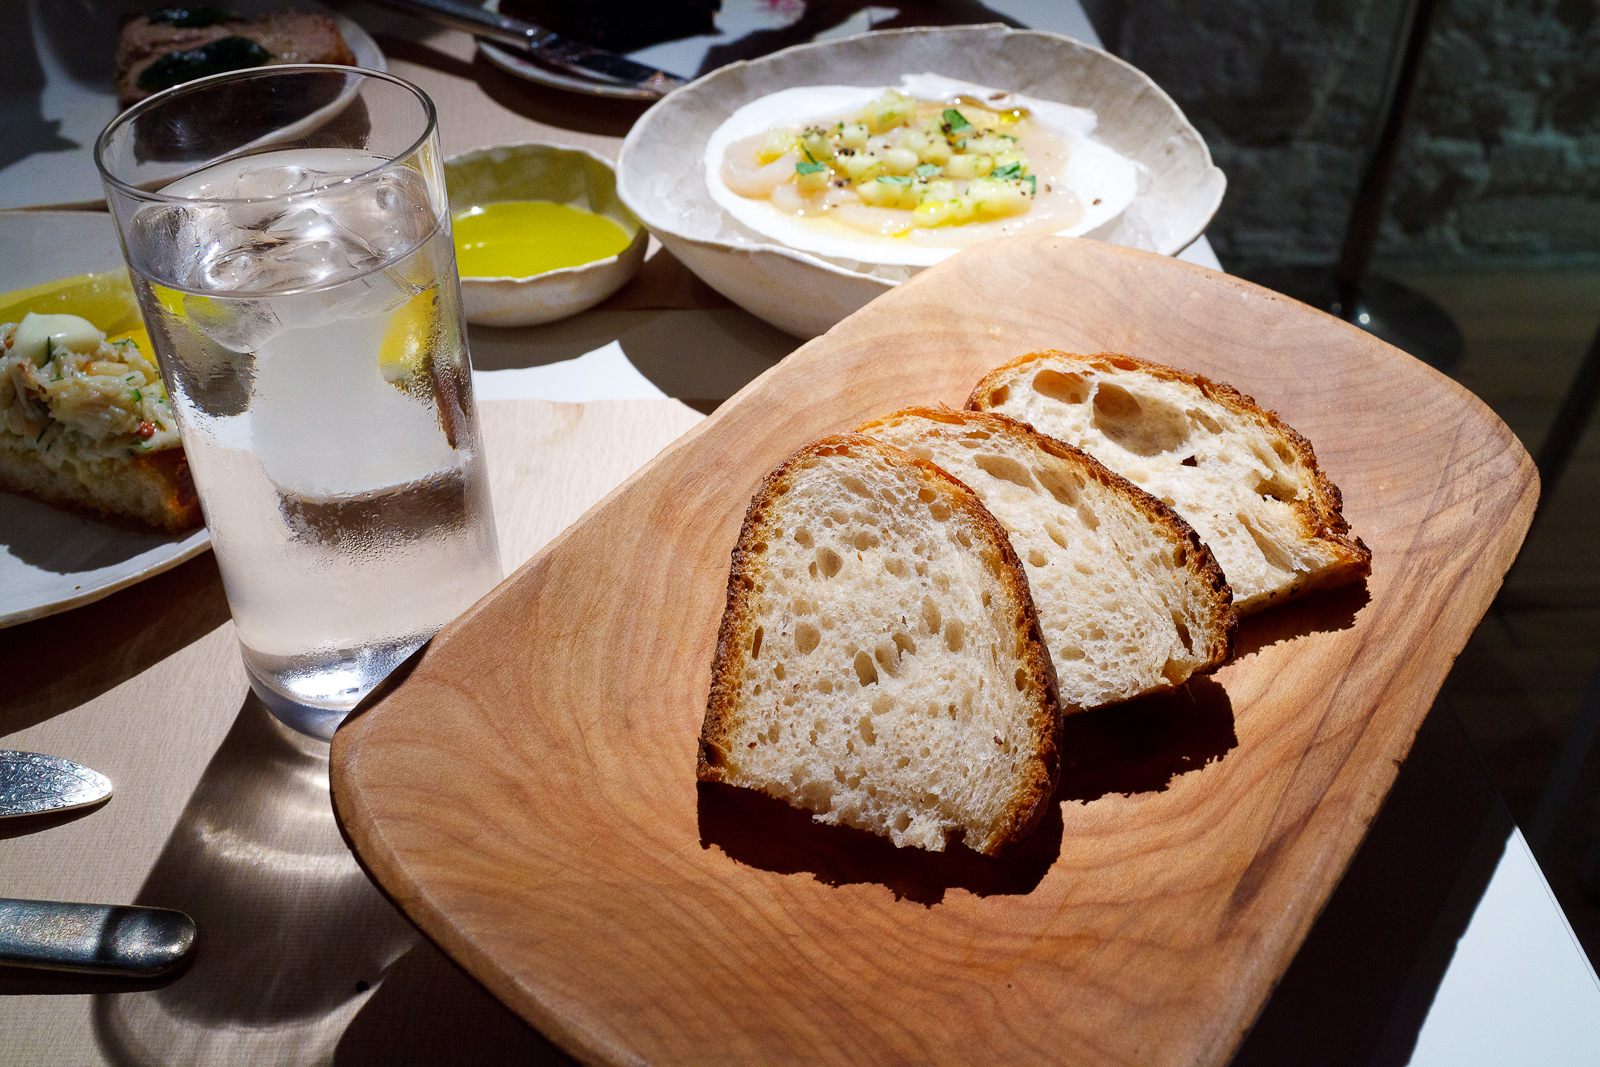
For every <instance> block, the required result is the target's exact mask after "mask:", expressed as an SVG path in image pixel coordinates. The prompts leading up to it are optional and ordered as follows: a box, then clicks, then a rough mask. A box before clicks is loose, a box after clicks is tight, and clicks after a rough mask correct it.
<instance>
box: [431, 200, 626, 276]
mask: <svg viewBox="0 0 1600 1067" xmlns="http://www.w3.org/2000/svg"><path fill="white" fill-rule="evenodd" d="M454 224H455V225H454V228H455V240H456V265H457V268H458V269H459V270H460V272H461V276H462V277H464V278H531V277H533V276H534V275H536V274H543V273H545V272H546V271H552V270H559V269H561V268H562V267H581V266H582V265H583V264H585V263H593V262H594V261H596V260H600V259H606V258H609V257H611V256H614V255H617V254H618V253H619V252H621V251H622V250H623V249H625V248H627V247H628V245H629V243H631V241H632V238H631V237H630V236H629V234H628V232H627V231H626V230H624V229H623V228H622V227H621V226H618V225H617V224H616V223H615V222H612V221H611V220H610V219H608V218H606V217H605V216H604V215H596V214H595V213H594V212H592V211H585V210H583V209H582V208H576V207H571V206H569V205H567V204H557V203H552V202H551V201H548V200H507V201H502V202H500V203H495V204H483V205H481V206H478V207H472V208H468V209H467V210H466V211H463V212H461V213H459V214H457V215H456V216H455V219H454Z"/></svg>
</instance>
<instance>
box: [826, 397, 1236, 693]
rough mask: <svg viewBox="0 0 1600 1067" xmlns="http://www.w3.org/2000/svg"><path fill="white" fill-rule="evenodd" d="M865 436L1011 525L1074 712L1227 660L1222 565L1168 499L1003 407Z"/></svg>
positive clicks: (873, 425) (888, 421)
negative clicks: (1000, 411) (958, 486)
mask: <svg viewBox="0 0 1600 1067" xmlns="http://www.w3.org/2000/svg"><path fill="white" fill-rule="evenodd" d="M857 432H859V433H864V434H870V435H871V436H873V437H876V438H877V439H878V440H880V441H884V442H886V443H888V444H891V445H894V446H895V447H897V448H902V449H904V450H905V451H907V452H910V453H911V454H912V455H914V456H916V457H918V458H919V459H925V460H927V461H928V462H930V463H934V464H937V465H938V466H940V467H942V468H944V469H945V470H946V471H948V472H949V473H951V474H953V475H955V476H956V478H958V479H960V480H961V481H962V482H963V483H965V484H966V485H967V486H969V487H970V488H971V489H972V491H973V492H975V493H977V494H978V498H979V499H980V500H982V501H983V503H984V506H985V507H987V508H988V509H989V511H990V512H991V513H992V514H993V515H994V517H995V518H996V519H998V520H999V521H1000V525H1001V526H1004V527H1005V528H1006V532H1007V533H1009V534H1010V535H1011V546H1012V548H1014V549H1015V550H1016V553H1017V555H1018V556H1019V557H1020V558H1021V560H1022V562H1023V564H1024V567H1025V569H1026V571H1027V575H1028V586H1029V589H1030V591H1031V592H1032V594H1033V603H1034V606H1035V607H1036V608H1037V609H1038V611H1039V625H1040V628H1041V629H1042V630H1043V632H1044V639H1045V644H1046V645H1047V646H1049V649H1050V659H1051V661H1052V662H1053V663H1054V665H1055V669H1056V682H1057V684H1058V686H1059V690H1060V694H1061V704H1062V710H1063V711H1064V712H1071V711H1077V710H1081V709H1084V708H1093V707H1098V706H1100V705H1103V704H1112V703H1116V702H1118V701H1122V700H1128V699H1130V698H1132V697H1136V696H1139V695H1140V694H1142V693H1149V692H1154V691H1156V690H1161V689H1170V688H1172V687H1173V686H1176V685H1181V684H1182V683H1183V682H1184V681H1185V680H1187V679H1188V677H1189V676H1190V675H1192V674H1194V673H1196V672H1204V671H1211V670H1215V669H1216V668H1217V667H1220V666H1221V665H1222V663H1223V661H1225V660H1226V659H1227V658H1228V655H1229V654H1230V652H1231V651H1232V648H1233V633H1234V629H1235V628H1236V624H1237V620H1236V618H1235V616H1234V613H1233V607H1232V603H1231V601H1232V596H1231V594H1230V593H1229V591H1228V583H1227V582H1226V581H1225V580H1224V579H1223V577H1222V568H1221V567H1218V566H1217V564H1216V561H1215V560H1213V559H1212V557H1211V553H1210V551H1209V550H1207V548H1206V547H1205V546H1204V545H1203V544H1201V542H1200V539H1199V538H1198V537H1196V536H1195V533H1194V531H1193V530H1191V529H1190V528H1189V524H1188V523H1186V522H1184V521H1183V520H1182V519H1180V518H1178V516H1177V514H1176V513H1175V512H1174V511H1173V510H1172V509H1171V508H1169V507H1167V506H1166V505H1165V504H1163V503H1161V502H1160V501H1159V500H1157V499H1155V498H1154V497H1152V496H1151V495H1150V494H1149V493H1146V492H1145V491H1144V490H1142V489H1140V488H1138V487H1137V486H1135V485H1133V484H1132V483H1131V482H1129V481H1128V480H1127V479H1126V478H1123V477H1121V476H1120V475H1117V474H1114V473H1112V472H1111V471H1109V470H1107V469H1106V468H1105V467H1104V466H1103V465H1101V464H1100V463H1099V462H1097V461H1096V460H1095V459H1094V458H1093V457H1091V456H1089V455H1087V454H1085V453H1083V452H1080V451H1079V450H1078V449H1076V448H1071V447H1069V446H1067V445H1064V444H1062V443H1061V442H1059V441H1055V440H1052V439H1050V438H1048V437H1045V436H1044V435H1043V434H1039V433H1036V432H1034V430H1033V429H1032V428H1031V427H1029V426H1025V425H1023V424H1022V423H1020V422H1017V421H1015V420H1013V419H1009V418H1007V417H1006V416H1004V415H995V414H990V413H985V412H976V411H966V412H962V411H951V410H950V409H949V408H908V409H906V410H905V411H900V412H896V413H895V414H893V415H890V416H888V417H887V418H884V419H879V420H877V421H874V422H869V423H867V424H866V425H865V426H863V427H861V428H860V430H859V431H857Z"/></svg>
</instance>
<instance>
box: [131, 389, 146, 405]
mask: <svg viewBox="0 0 1600 1067" xmlns="http://www.w3.org/2000/svg"><path fill="white" fill-rule="evenodd" d="M143 399H144V394H143V393H141V392H139V390H137V389H135V390H134V391H133V402H134V403H135V404H137V403H139V402H140V401H141V400H143Z"/></svg>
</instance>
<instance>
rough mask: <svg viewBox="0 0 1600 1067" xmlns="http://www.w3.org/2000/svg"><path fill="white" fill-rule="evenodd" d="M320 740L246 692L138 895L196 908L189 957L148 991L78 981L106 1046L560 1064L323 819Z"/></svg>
mask: <svg viewBox="0 0 1600 1067" xmlns="http://www.w3.org/2000/svg"><path fill="white" fill-rule="evenodd" d="M327 752H328V746H327V745H326V744H323V743H320V742H316V741H312V740H310V739H308V738H303V737H300V736H299V735H296V734H293V733H291V732H289V731H287V730H285V729H283V728H282V727H280V726H278V724H277V723H276V722H275V721H274V720H273V719H272V718H271V717H270V716H269V715H268V714H267V712H266V710H265V708H263V707H262V706H261V704H260V703H259V702H258V701H257V700H256V699H255V697H253V696H252V697H249V698H248V699H247V700H246V701H245V703H244V706H243V707H242V708H241V709H240V712H239V716H238V718H237V719H236V720H235V722H234V725H233V728H232V730H230V731H229V733H228V736H227V738H226V739H225V740H224V741H223V743H222V746H221V748H219V749H218V750H217V753H216V755H215V756H214V757H213V758H212V761H211V764H210V765H209V766H208V767H207V768H206V771H205V774H204V775H203V776H202V778H201V780H200V784H199V786H198V787H197V788H196V790H195V792H194V795H193V796H192V797H190V799H189V803H188V805H187V806H186V807H185V809H184V811H183V814H182V816H181V817H180V818H179V820H178V824H177V826H176V827H175V828H174V830H173V832H172V835H171V836H170V837H169V838H168V840H167V843H166V846H165V847H164V848H163V849H162V852H161V855H160V857H159V859H158V860H157V861H156V865H155V868H154V869H153V870H152V871H151V873H150V876H149V878H148V879H147V880H146V882H145V884H144V886H143V888H142V889H141V890H140V892H139V894H138V897H137V898H136V901H135V902H136V903H139V904H146V905H151V906H159V907H167V908H178V909H180V910H183V911H186V912H188V913H189V914H190V915H191V916H193V917H194V920H195V923H196V925H197V926H198V928H199V932H200V937H199V946H198V949H197V951H196V955H195V958H194V961H193V963H192V964H191V965H190V967H189V969H188V970H187V971H186V972H184V973H183V974H182V975H180V976H179V977H178V978H177V979H176V980H175V981H172V982H170V984H166V985H164V986H162V987H160V988H155V989H144V990H141V991H137V992H111V991H109V990H108V989H107V987H106V986H104V985H99V986H94V985H90V986H87V987H85V989H84V991H86V992H87V991H91V990H92V991H94V992H95V994H96V995H95V997H94V1008H93V1014H94V1024H95V1033H96V1036H97V1038H98V1040H99V1042H100V1045H101V1048H102V1049H103V1051H104V1052H105V1054H106V1056H107V1058H108V1059H110V1060H111V1061H112V1062H114V1063H117V1064H124V1065H146V1064H165V1063H280V1064H289V1063H301V1062H306V1063H310V1062H319V1063H321V1062H328V1061H329V1060H330V1058H332V1059H336V1061H337V1062H339V1063H356V1064H359V1063H386V1064H394V1063H406V1062H426V1063H441V1062H468V1061H469V1060H470V1062H473V1063H484V1064H492V1063H500V1062H516V1063H527V1062H562V1061H561V1059H560V1056H559V1053H556V1052H555V1051H554V1050H553V1049H552V1047H551V1046H550V1045H549V1044H548V1042H546V1041H545V1040H544V1039H543V1038H541V1037H540V1036H539V1035H538V1034H536V1033H534V1032H533V1031H531V1030H529V1029H528V1028H526V1027H525V1026H523V1025H522V1023H521V1022H520V1021H518V1020H517V1019H516V1018H515V1016H513V1015H511V1014H510V1013H509V1012H507V1011H506V1010H505V1009H504V1008H503V1007H501V1006H500V1005H499V1004H498V1003H497V1002H495V1001H494V1000H493V999H492V998H491V997H489V995H488V994H487V993H485V992H483V991H482V990H481V989H479V988H478V987H477V986H475V985H474V984H473V983H472V982H471V980H470V979H468V978H467V977H466V976H465V975H463V974H462V973H461V972H460V971H459V970H457V969H456V968H455V966H454V965H453V964H451V963H450V962H449V961H447V960H446V959H445V958H444V957H442V956H440V955H439V953H438V952H437V950H435V949H434V948H433V947H432V946H430V945H428V944H426V943H424V942H423V941H422V940H421V939H420V938H419V937H418V936H417V934H416V932H415V931H414V930H413V929H412V928H411V926H410V925H409V924H408V923H407V922H406V920H405V919H404V917H403V916H401V915H400V914H399V912H397V911H396V910H395V909H394V907H393V906H392V905H390V904H389V903H388V902H387V901H386V900H385V899H384V898H383V897H382V896H381V895H380V894H379V893H378V891H377V889H375V888H374V887H373V886H372V884H371V883H370V882H369V881H368V880H367V878H366V876H365V875H364V874H363V873H362V872H361V870H360V868H359V867H357V865H356V862H355V859H354V858H353V857H352V856H351V855H350V853H349V851H348V849H347V848H346V847H345V844H344V841H343V839H342V838H341V837H340V836H339V831H338V827H337V826H336V825H335V823H334V819H333V811H332V807H331V805H330V803H329V799H328V763H327ZM391 979H393V982H392V984H391ZM399 1035H404V1036H406V1038H407V1040H406V1042H405V1043H403V1044H396V1041H397V1040H398V1036H399ZM449 1056H456V1057H460V1059H450V1058H449Z"/></svg>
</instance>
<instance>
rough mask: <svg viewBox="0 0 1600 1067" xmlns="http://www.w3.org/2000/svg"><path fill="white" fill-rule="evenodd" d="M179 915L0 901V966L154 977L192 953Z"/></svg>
mask: <svg viewBox="0 0 1600 1067" xmlns="http://www.w3.org/2000/svg"><path fill="white" fill-rule="evenodd" d="M195 937H196V931H195V927H194V920H193V919H191V918H189V916H187V915H185V914H184V913H183V912H181V911H171V910H168V909H166V908H139V907H133V906H131V905H129V906H123V905H116V904H71V903H64V902H60V901H54V900H10V899H0V966H5V967H35V968H42V969H44V970H50V971H76V972H78V973H81V974H107V975H120V976H122V977H125V978H153V977H155V976H156V975H159V974H165V973H166V972H167V971H170V970H172V969H173V968H174V967H177V966H178V965H179V964H181V963H182V962H183V961H184V960H185V959H187V958H188V956H189V954H190V953H191V952H193V951H194V943H195Z"/></svg>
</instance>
